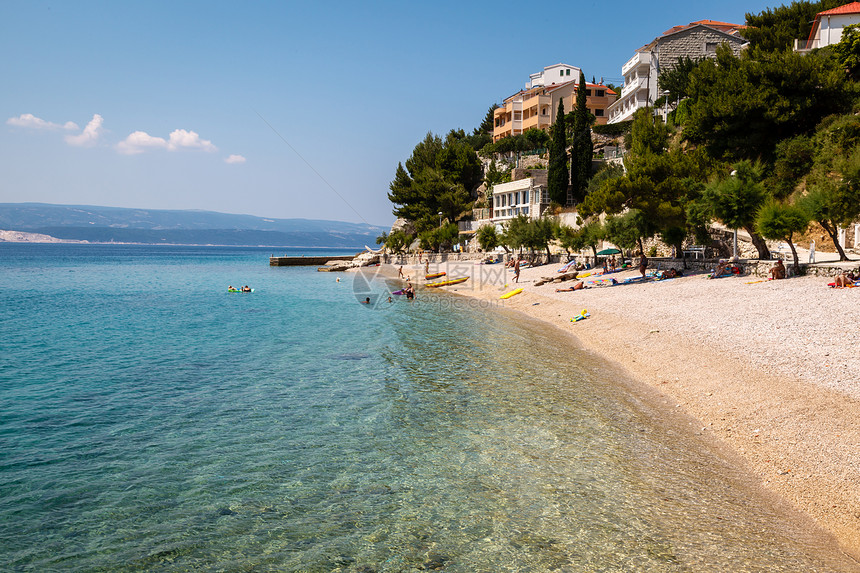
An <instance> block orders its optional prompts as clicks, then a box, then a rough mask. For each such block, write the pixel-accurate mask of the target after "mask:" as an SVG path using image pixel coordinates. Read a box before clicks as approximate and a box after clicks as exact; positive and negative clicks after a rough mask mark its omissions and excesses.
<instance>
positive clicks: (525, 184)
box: [491, 177, 549, 223]
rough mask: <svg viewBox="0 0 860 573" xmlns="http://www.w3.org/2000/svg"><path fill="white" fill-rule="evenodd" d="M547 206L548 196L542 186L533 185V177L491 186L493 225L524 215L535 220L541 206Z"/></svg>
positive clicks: (539, 213) (538, 215)
mask: <svg viewBox="0 0 860 573" xmlns="http://www.w3.org/2000/svg"><path fill="white" fill-rule="evenodd" d="M542 204H543V205H548V204H549V195H548V193H547V190H546V189H545V188H544V187H543V186H542V185H537V184H535V178H534V177H528V178H526V179H520V180H518V181H511V182H510V183H499V184H498V185H494V186H493V212H492V214H491V219H492V220H493V223H499V222H503V221H507V220H508V219H513V218H514V217H516V216H517V215H526V216H527V217H529V218H531V219H537V218H538V217H540V215H541V205H542Z"/></svg>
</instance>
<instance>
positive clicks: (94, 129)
mask: <svg viewBox="0 0 860 573" xmlns="http://www.w3.org/2000/svg"><path fill="white" fill-rule="evenodd" d="M103 123H104V118H102V116H100V115H99V114H97V113H96V114H93V118H92V119H91V120H90V122H89V123H88V124H87V126H86V127H85V128H84V130H83V131H82V132H81V133H80V134H79V135H67V136H66V143H68V144H69V145H75V146H78V147H90V146H92V145H95V144H96V142H97V141H98V139H99V136H100V135H101V133H102V124H103Z"/></svg>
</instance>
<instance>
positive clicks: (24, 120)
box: [6, 113, 78, 130]
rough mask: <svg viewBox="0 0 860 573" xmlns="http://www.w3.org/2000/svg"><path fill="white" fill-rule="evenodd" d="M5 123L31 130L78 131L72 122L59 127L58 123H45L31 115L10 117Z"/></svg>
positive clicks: (24, 114)
mask: <svg viewBox="0 0 860 573" xmlns="http://www.w3.org/2000/svg"><path fill="white" fill-rule="evenodd" d="M6 123H7V124H9V125H14V126H16V127H28V128H31V129H68V130H74V129H78V124H76V123H75V122H73V121H67V122H66V123H65V124H63V125H60V124H58V123H52V122H50V121H45V120H44V119H42V118H39V117H36V116H35V115H33V114H32V113H22V114H21V115H19V116H18V117H10V118H9V119H7V120H6Z"/></svg>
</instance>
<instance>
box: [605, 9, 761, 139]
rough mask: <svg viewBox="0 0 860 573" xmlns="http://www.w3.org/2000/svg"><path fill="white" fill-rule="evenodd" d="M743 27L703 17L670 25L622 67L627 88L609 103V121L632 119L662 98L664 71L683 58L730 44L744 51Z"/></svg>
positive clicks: (700, 55)
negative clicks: (682, 23)
mask: <svg viewBox="0 0 860 573" xmlns="http://www.w3.org/2000/svg"><path fill="white" fill-rule="evenodd" d="M742 28H743V26H739V25H736V24H728V23H726V22H716V21H714V20H700V21H698V22H691V23H690V24H687V25H686V26H675V27H673V28H670V29H669V30H666V31H665V32H663V34H662V35H660V36H659V37H657V38H655V39H654V40H653V41H652V42H651V43H649V44H647V45H645V46H643V47H641V48H639V49H638V50H636V53H635V54H634V55H633V57H632V58H630V59H629V60H628V61H627V63H625V64H624V65H623V66H622V67H621V73H622V75H623V76H624V87H623V88H622V89H621V95H620V97H618V99H617V100H616V101H615V102H614V103H613V104H612V105H610V106H609V109H608V114H609V118H608V123H619V122H622V121H628V120H630V119H632V118H633V114H634V113H635V112H636V110H638V109H641V108H643V107H646V106H650V105H653V104H654V102H655V101H656V100H657V98H659V97H660V88H659V86H658V83H657V78H658V77H659V76H660V73H661V72H663V71H666V70H670V69H672V68H673V67H674V66H675V64H676V63H677V62H678V60H679V59H680V58H681V57H687V58H690V59H693V60H698V59H702V58H713V57H715V56H716V51H717V47H718V46H720V45H721V44H728V45H729V47H730V48H731V49H732V52H734V53H735V54H736V55H737V54H740V52H741V50H742V49H743V48H744V46H745V45H746V44H747V41H746V40H745V39H743V38H742V37H741V35H740V32H739V31H740V30H741V29H742ZM664 111H668V109H666V110H664Z"/></svg>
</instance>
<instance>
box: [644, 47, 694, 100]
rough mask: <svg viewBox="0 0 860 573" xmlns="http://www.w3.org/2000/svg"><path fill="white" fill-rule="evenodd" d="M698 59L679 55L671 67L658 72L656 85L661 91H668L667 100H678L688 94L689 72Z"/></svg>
mask: <svg viewBox="0 0 860 573" xmlns="http://www.w3.org/2000/svg"><path fill="white" fill-rule="evenodd" d="M700 61H701V60H694V59H692V58H688V57H687V56H681V57H680V58H678V62H677V63H676V64H675V65H674V66H673V67H671V68H669V69H667V70H665V71H663V72H660V75H659V77H658V78H657V85H658V87H659V90H660V91H661V92H668V93H667V94H666V96H665V97H666V98H667V99H668V101H669V102H678V101H681V100H682V99H684V98H686V97H688V96H689V87H688V86H689V84H690V73H692V71H693V70H694V69H695V68H696V66H697V65H699V62H700ZM655 105H656V104H655Z"/></svg>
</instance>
